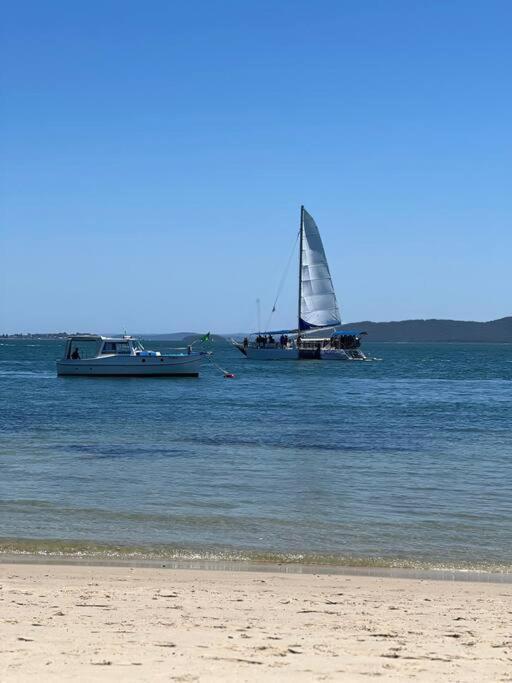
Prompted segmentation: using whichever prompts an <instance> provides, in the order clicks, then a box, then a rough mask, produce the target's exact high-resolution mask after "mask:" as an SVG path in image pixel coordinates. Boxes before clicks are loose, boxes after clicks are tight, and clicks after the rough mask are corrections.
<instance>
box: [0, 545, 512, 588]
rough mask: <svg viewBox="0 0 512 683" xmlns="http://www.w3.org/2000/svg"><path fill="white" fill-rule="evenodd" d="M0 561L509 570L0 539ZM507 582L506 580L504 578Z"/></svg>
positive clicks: (506, 569)
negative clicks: (11, 559)
mask: <svg viewBox="0 0 512 683" xmlns="http://www.w3.org/2000/svg"><path fill="white" fill-rule="evenodd" d="M2 556H15V557H16V556H19V557H31V558H35V559H37V558H39V559H40V560H44V559H52V560H55V561H58V560H62V561H73V560H74V561H83V562H88V561H90V562H100V563H101V562H104V563H114V564H115V563H116V562H119V563H137V562H147V563H157V564H162V563H166V562H167V563H168V562H176V563H179V562H181V563H193V562H198V563H218V564H222V563H224V564H225V563H245V564H248V563H250V564H251V565H257V566H261V567H262V568H264V567H265V566H273V567H281V568H282V567H291V568H293V567H296V568H299V567H313V568H314V567H317V568H321V567H323V568H324V569H328V570H330V571H334V572H336V571H339V572H342V571H343V570H353V571H357V570H359V571H360V572H363V571H370V570H387V571H391V570H398V571H400V570H404V571H405V570H407V571H411V572H412V571H414V572H431V573H439V574H441V573H452V574H453V573H455V574H457V575H458V574H460V575H472V576H473V575H475V576H478V575H479V574H482V575H490V574H493V575H507V576H509V575H510V580H511V581H512V565H511V564H510V563H497V562H461V563H457V562H452V561H450V560H446V561H439V560H438V561H434V560H433V561H431V562H428V561H423V560H421V561H420V560H417V559H415V558H408V559H407V558H393V557H381V556H367V557H360V556H355V555H349V554H347V555H337V554H322V553H310V552H278V551H270V550H269V551H254V550H245V549H236V548H226V547H192V546H190V547H184V546H174V545H158V544H154V545H137V546H132V545H125V544H122V543H120V544H116V543H106V542H94V541H72V540H54V539H51V540H46V539H35V540H33V539H0V560H1V558H2ZM507 580H508V579H507Z"/></svg>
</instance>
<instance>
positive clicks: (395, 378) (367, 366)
mask: <svg viewBox="0 0 512 683" xmlns="http://www.w3.org/2000/svg"><path fill="white" fill-rule="evenodd" d="M62 346H63V345H62V344H61V343H60V342H55V341H37V340H33V341H30V342H25V341H14V340H13V341H11V340H0V392H1V393H0V400H1V406H0V550H3V551H10V552H13V551H14V552H40V553H56V554H58V553H60V552H76V553H78V554H85V555H87V554H91V555H92V554H100V555H101V554H104V555H106V556H108V557H110V556H114V557H115V556H124V555H128V556H133V557H137V556H140V557H141V558H143V557H169V558H223V559H230V558H234V559H235V558H248V559H256V560H265V559H266V560H269V561H298V562H306V563H309V562H323V563H335V564H350V565H360V566H388V567H416V568H420V567H425V568H429V567H433V568H453V567H455V568H473V569H482V570H485V569H487V570H491V571H512V345H477V344H371V343H367V344H366V349H367V350H369V351H370V353H372V354H373V355H374V356H376V357H378V358H380V359H381V360H378V361H375V362H371V363H342V362H339V363H336V362H331V363H329V362H323V363H322V362H318V361H310V362H301V363H294V362H289V363H257V362H250V361H247V360H245V359H244V358H243V357H242V356H241V355H240V354H239V353H238V351H236V350H235V349H231V348H228V347H218V345H216V344H213V346H212V347H211V348H213V349H214V350H215V352H216V353H215V357H216V360H217V362H218V363H220V365H222V366H223V367H226V368H227V369H228V370H230V371H233V372H235V373H236V379H230V380H226V379H224V378H223V377H222V374H221V373H219V372H218V371H217V370H216V369H215V368H214V367H213V366H210V365H207V366H205V367H204V370H203V373H202V376H201V378H200V379H181V380H180V379H149V378H148V379H107V378H106V379H91V378H57V377H56V374H55V365H54V361H55V359H56V358H58V357H60V355H61V353H62ZM147 346H148V347H150V348H151V347H152V348H157V349H160V350H169V349H170V348H171V346H170V345H169V344H167V343H153V344H151V345H150V344H147Z"/></svg>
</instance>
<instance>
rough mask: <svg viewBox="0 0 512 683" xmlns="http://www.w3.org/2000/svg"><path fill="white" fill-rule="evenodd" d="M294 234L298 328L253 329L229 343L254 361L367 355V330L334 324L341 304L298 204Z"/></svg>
mask: <svg viewBox="0 0 512 683" xmlns="http://www.w3.org/2000/svg"><path fill="white" fill-rule="evenodd" d="M297 237H298V239H299V241H300V246H299V298H298V324H297V328H296V329H294V330H276V331H272V332H265V333H261V332H258V333H257V334H253V335H250V336H249V337H246V338H245V339H244V340H243V341H239V340H238V341H237V340H232V342H233V344H234V345H235V346H236V347H237V348H238V349H239V350H240V351H241V352H242V353H243V354H244V355H245V356H247V358H250V359H254V360H306V359H320V360H367V357H366V356H365V354H364V353H363V352H362V351H361V348H360V346H361V336H362V335H363V334H366V333H365V332H359V331H355V330H340V329H338V327H339V326H340V325H341V315H340V309H339V306H338V302H337V299H336V294H335V292H334V287H333V284H332V279H331V274H330V271H329V265H328V263H327V258H326V256H325V251H324V247H323V244H322V239H321V237H320V233H319V231H318V226H317V225H316V223H315V221H314V219H313V217H312V216H311V215H310V214H309V213H308V212H307V211H306V210H305V209H304V207H303V206H301V209H300V228H299V234H298V236H297ZM276 302H277V299H276ZM274 311H275V304H274V307H273V309H272V312H274ZM327 332H329V334H327Z"/></svg>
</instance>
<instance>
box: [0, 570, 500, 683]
mask: <svg viewBox="0 0 512 683" xmlns="http://www.w3.org/2000/svg"><path fill="white" fill-rule="evenodd" d="M0 586H1V589H0V643H1V645H0V678H1V680H2V681H3V682H4V683H6V682H8V681H27V680H31V679H36V678H37V679H38V680H39V681H41V680H43V681H46V680H55V681H57V680H65V681H79V680H80V681H84V680H87V681H102V680H123V681H136V680H137V681H140V680H151V681H182V682H189V681H261V680H265V681H267V680H268V681H287V680H289V681H292V680H293V681H312V680H333V681H334V680H337V681H339V680H347V681H359V680H361V681H363V680H368V679H369V678H371V677H378V678H379V680H394V681H398V680H415V681H432V680H437V681H479V682H481V681H510V680H512V630H511V627H510V624H511V623H512V599H511V598H512V585H511V584H507V583H480V582H478V583H476V582H475V583H471V582H462V581H461V582H459V581H454V582H449V581H434V580H428V581H427V580H425V581H422V580H418V579H403V578H378V577H366V576H343V575H311V574H285V573H268V572H259V573H256V572H241V571H240V572H230V571H204V570H171V569H165V568H162V569H158V568H128V567H92V566H83V565H80V566H65V565H42V564H2V565H0Z"/></svg>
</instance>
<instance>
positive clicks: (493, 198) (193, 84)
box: [0, 0, 512, 332]
mask: <svg viewBox="0 0 512 683" xmlns="http://www.w3.org/2000/svg"><path fill="white" fill-rule="evenodd" d="M0 25H1V33H2V35H1V36H0V39H1V48H0V49H1V53H0V61H1V88H2V108H1V114H0V116H1V121H0V123H1V130H0V135H1V139H0V144H1V150H0V154H1V162H0V163H1V179H0V180H1V236H0V249H1V253H0V259H1V263H0V266H1V267H0V293H1V300H0V331H2V332H15V331H50V330H68V331H75V330H90V331H99V332H101V331H116V330H124V329H126V330H128V331H129V332H141V331H153V332H167V331H177V330H186V331H189V330H208V329H211V330H212V331H219V332H229V331H238V330H240V331H244V330H247V329H254V328H255V326H256V306H255V300H256V299H257V298H260V299H261V309H262V321H263V322H266V320H267V313H268V311H269V310H270V308H271V305H272V300H273V297H274V294H275V292H276V289H277V286H278V283H279V280H280V278H281V275H282V272H283V270H284V266H285V264H286V261H287V259H288V255H289V253H290V250H291V248H292V245H293V242H294V239H295V235H296V231H297V228H298V220H299V207H300V204H301V203H303V204H304V205H305V206H306V208H307V209H308V210H309V211H310V213H311V214H312V215H313V216H314V217H315V219H316V221H317V223H318V225H319V227H320V230H321V233H322V236H323V240H324V245H325V248H326V251H327V255H328V258H329V261H330V267H331V273H332V276H333V280H334V285H335V287H336V290H337V293H338V297H339V299H340V303H341V308H342V315H343V319H344V321H346V322H350V321H357V320H367V319H372V320H390V319H393V320H397V319H403V318H413V317H414V318H416V317H419V318H429V317H451V318H459V319H476V320H488V319H492V318H496V317H501V316H504V315H510V314H511V313H512V284H511V263H512V229H511V228H512V226H511V223H512V221H511V217H512V40H511V26H512V3H511V2H510V1H509V0H503V1H502V2H499V1H496V0H485V1H484V0H480V1H479V2H475V1H471V0H446V1H445V2H423V1H421V0H364V1H360V2H359V1H356V0H350V1H349V0H333V1H328V0H325V1H321V2H311V0H307V1H304V0H281V1H277V0H272V1H267V0H258V2H241V1H240V0H237V1H236V2H229V1H227V0H226V1H219V2H214V1H202V2H170V1H157V0H153V1H152V2H140V1H137V2H134V1H131V0H122V1H121V0H119V1H118V2H113V1H109V0H102V1H101V2H99V1H94V0H89V1H88V2H84V3H73V2H68V1H66V2H57V1H52V0H49V1H48V2H39V0H37V1H30V0H25V1H23V2H19V3H4V4H3V8H2V13H1V21H0ZM295 297H296V262H295V261H294V262H293V269H292V270H291V271H290V275H289V278H288V281H287V286H286V287H285V289H284V292H283V298H282V301H281V302H280V305H279V306H278V310H277V312H276V314H275V315H274V319H273V320H272V325H275V326H281V325H283V326H284V325H294V324H295V318H296V302H295Z"/></svg>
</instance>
